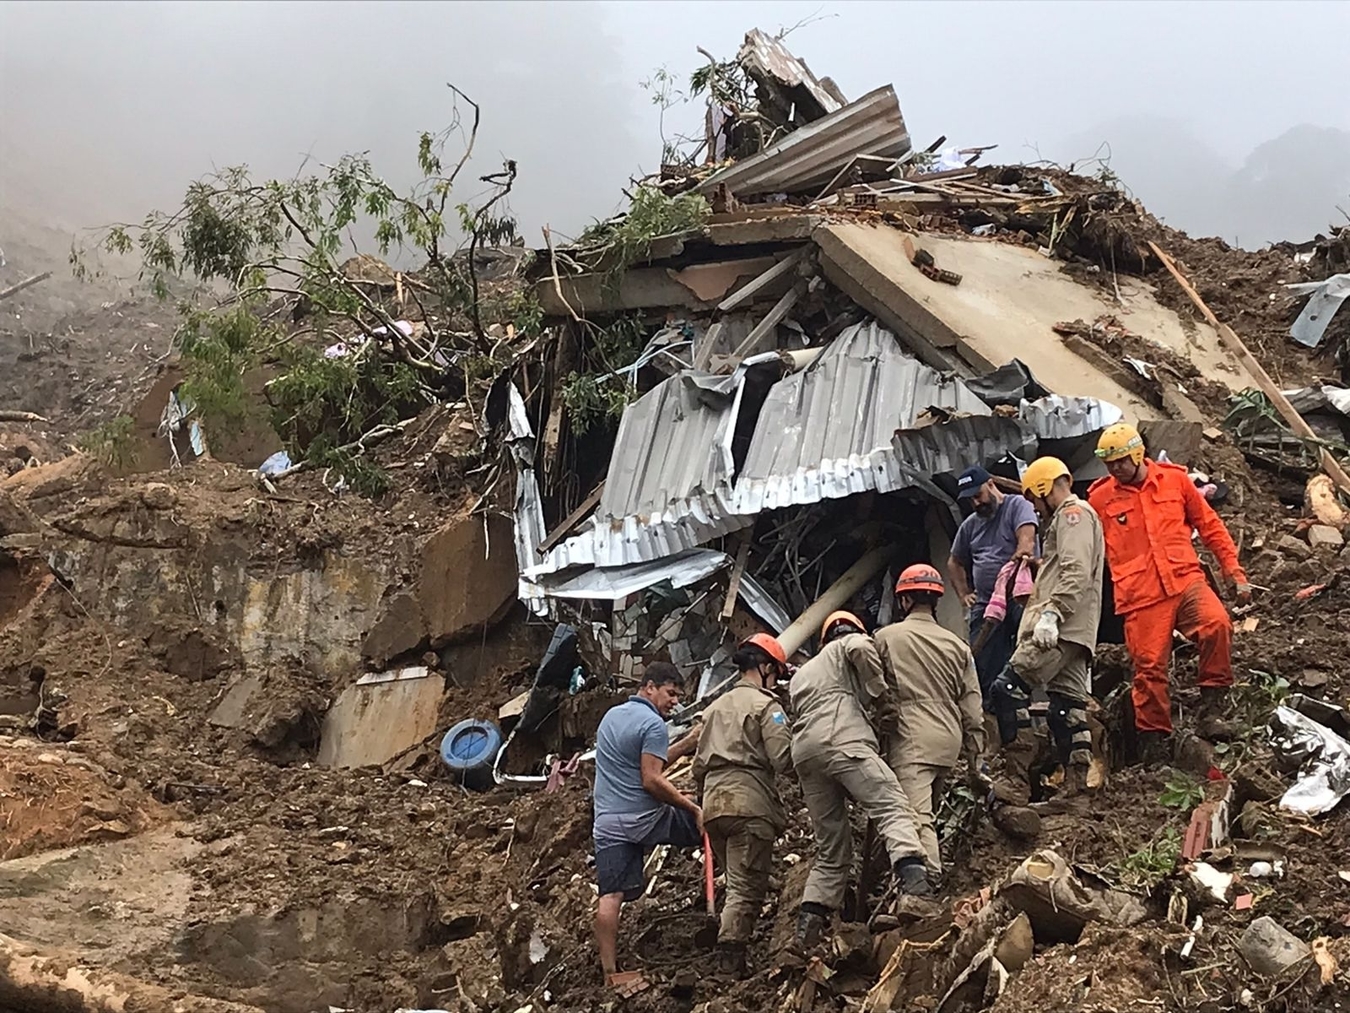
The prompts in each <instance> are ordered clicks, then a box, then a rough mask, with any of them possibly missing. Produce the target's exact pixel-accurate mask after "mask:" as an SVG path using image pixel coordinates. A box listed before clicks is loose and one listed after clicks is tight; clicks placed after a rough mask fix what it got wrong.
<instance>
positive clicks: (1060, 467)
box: [1022, 457, 1073, 497]
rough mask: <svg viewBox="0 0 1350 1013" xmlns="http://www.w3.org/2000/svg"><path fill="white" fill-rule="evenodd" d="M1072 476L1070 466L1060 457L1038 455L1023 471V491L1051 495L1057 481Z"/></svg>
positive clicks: (1030, 494)
mask: <svg viewBox="0 0 1350 1013" xmlns="http://www.w3.org/2000/svg"><path fill="white" fill-rule="evenodd" d="M1072 477H1073V472H1071V471H1069V466H1068V465H1067V464H1065V463H1064V462H1063V461H1061V460H1060V459H1059V458H1058V457H1038V458H1036V460H1034V461H1032V462H1031V463H1030V464H1028V465H1027V470H1026V471H1024V472H1022V493H1023V495H1029V496H1037V497H1043V496H1049V495H1050V490H1051V489H1053V488H1054V487H1055V483H1056V482H1057V481H1059V480H1060V479H1061V478H1072Z"/></svg>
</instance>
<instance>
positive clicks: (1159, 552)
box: [1088, 423, 1252, 763]
mask: <svg viewBox="0 0 1350 1013" xmlns="http://www.w3.org/2000/svg"><path fill="white" fill-rule="evenodd" d="M1097 456H1098V457H1100V458H1101V459H1102V460H1103V461H1104V462H1105V463H1106V469H1107V471H1108V472H1110V476H1109V477H1107V478H1100V479H1098V480H1097V481H1096V482H1094V483H1092V486H1091V488H1090V489H1088V501H1089V502H1090V503H1091V504H1092V506H1093V507H1094V508H1095V509H1096V511H1097V513H1098V514H1100V515H1101V517H1102V524H1103V527H1104V528H1105V534H1106V558H1107V562H1108V563H1109V564H1110V566H1111V579H1112V581H1113V582H1114V585H1115V596H1116V614H1117V615H1121V616H1124V618H1125V647H1126V649H1127V650H1128V651H1129V652H1130V658H1131V660H1132V661H1133V662H1134V685H1133V687H1132V693H1131V696H1132V697H1133V700H1134V727H1135V730H1136V731H1137V732H1138V733H1139V738H1140V752H1141V753H1142V754H1143V759H1144V761H1145V762H1147V763H1152V762H1159V761H1165V760H1166V759H1167V757H1168V755H1169V754H1170V738H1171V734H1172V708H1171V702H1170V700H1169V698H1168V675H1167V668H1168V662H1169V661H1171V658H1172V631H1173V630H1180V631H1181V634H1182V636H1184V637H1186V638H1187V639H1188V640H1193V641H1195V643H1196V645H1197V646H1198V647H1199V649H1200V664H1199V677H1198V679H1197V682H1199V684H1200V712H1199V720H1198V722H1197V728H1196V730H1197V731H1198V732H1199V734H1200V735H1201V737H1202V738H1207V739H1221V738H1228V737H1231V735H1232V734H1233V728H1232V726H1231V725H1230V724H1229V723H1228V722H1227V721H1225V720H1224V718H1223V710H1224V705H1225V701H1226V698H1227V692H1228V687H1229V686H1231V685H1232V684H1233V662H1232V657H1231V655H1230V653H1229V651H1230V647H1231V644H1232V638H1233V624H1232V621H1231V620H1230V619H1229V618H1228V611H1227V609H1225V608H1224V606H1223V603H1222V602H1221V601H1219V597H1218V595H1216V594H1215V593H1214V590H1213V588H1211V587H1210V586H1209V582H1208V581H1207V580H1206V579H1205V572H1204V570H1203V569H1201V567H1200V557H1199V556H1197V555H1196V552H1195V546H1194V543H1193V540H1192V532H1193V531H1198V532H1199V534H1200V540H1201V541H1202V542H1204V544H1205V546H1206V548H1208V549H1209V550H1210V551H1211V552H1212V553H1214V555H1215V557H1217V559H1218V561H1219V565H1220V567H1222V569H1223V574H1224V576H1225V577H1226V578H1227V579H1228V580H1230V581H1232V583H1233V584H1234V585H1236V590H1237V597H1238V601H1240V602H1242V603H1246V602H1249V601H1250V600H1251V594H1252V587H1251V585H1250V584H1249V583H1248V582H1247V574H1246V573H1245V572H1244V571H1243V569H1242V565H1241V564H1240V563H1239V562H1238V554H1237V547H1236V546H1235V545H1234V544H1233V539H1232V537H1231V536H1230V535H1229V534H1228V529H1227V528H1226V527H1224V523H1223V521H1221V520H1220V519H1219V515H1218V514H1216V513H1215V512H1214V508H1213V507H1211V506H1210V505H1209V503H1208V502H1207V501H1206V500H1205V498H1204V497H1203V496H1202V495H1200V492H1199V490H1198V489H1196V488H1195V483H1194V482H1193V481H1192V480H1191V478H1190V475H1189V474H1188V473H1187V471H1186V469H1185V468H1183V467H1181V466H1179V465H1176V464H1168V463H1161V462H1158V461H1155V460H1153V459H1151V458H1149V457H1146V456H1145V455H1144V441H1143V438H1142V437H1141V436H1140V435H1139V431H1138V430H1137V429H1135V428H1134V427H1133V426H1130V425H1126V424H1124V423H1120V424H1118V425H1114V426H1109V427H1107V429H1106V430H1105V431H1103V433H1102V435H1101V438H1100V439H1099V440H1098V441H1097Z"/></svg>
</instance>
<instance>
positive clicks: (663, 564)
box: [544, 549, 731, 601]
mask: <svg viewBox="0 0 1350 1013" xmlns="http://www.w3.org/2000/svg"><path fill="white" fill-rule="evenodd" d="M730 562H731V557H730V556H728V555H727V554H726V553H725V552H717V551H716V550H714V549H691V550H690V551H688V552H681V553H680V554H678V555H675V556H671V557H669V558H667V559H657V560H653V561H652V562H648V563H634V564H633V565H631V566H615V567H596V568H595V569H594V570H587V571H586V572H585V573H581V574H578V575H577V576H575V577H569V578H567V579H566V580H561V581H556V579H555V581H556V582H555V581H549V582H548V583H547V584H545V585H544V587H545V592H544V593H545V594H547V595H549V596H550V597H552V598H594V599H598V600H601V601H617V600H618V599H620V598H623V597H626V596H627V595H630V594H633V593H634V592H636V591H642V590H644V589H646V588H649V587H651V586H652V585H654V584H659V583H661V582H662V581H666V580H668V581H670V586H671V587H677V588H679V587H688V586H689V585H690V584H697V583H698V582H699V581H701V580H703V579H704V578H706V577H709V576H711V575H712V574H714V573H716V572H717V571H718V570H720V569H722V568H723V567H725V566H726V565H727V564H728V563H730Z"/></svg>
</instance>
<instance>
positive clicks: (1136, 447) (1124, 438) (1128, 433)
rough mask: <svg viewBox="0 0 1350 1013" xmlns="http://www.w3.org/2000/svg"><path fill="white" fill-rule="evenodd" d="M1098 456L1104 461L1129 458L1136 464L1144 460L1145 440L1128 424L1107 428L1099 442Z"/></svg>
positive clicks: (1120, 423)
mask: <svg viewBox="0 0 1350 1013" xmlns="http://www.w3.org/2000/svg"><path fill="white" fill-rule="evenodd" d="M1097 456H1098V457H1100V458H1101V459H1102V460H1103V461H1108V462H1109V461H1119V460H1120V459H1121V458H1125V457H1128V458H1129V459H1130V460H1131V461H1133V462H1134V463H1135V464H1142V463H1143V460H1144V438H1143V437H1142V436H1140V435H1139V430H1138V429H1135V428H1134V426H1132V425H1130V424H1129V423H1127V422H1117V423H1116V424H1115V425H1114V426H1107V427H1106V428H1105V429H1104V430H1102V435H1101V438H1100V439H1099V440H1097Z"/></svg>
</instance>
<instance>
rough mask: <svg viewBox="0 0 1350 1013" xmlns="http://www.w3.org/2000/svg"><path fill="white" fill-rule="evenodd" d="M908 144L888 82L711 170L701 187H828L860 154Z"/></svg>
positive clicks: (893, 154)
mask: <svg viewBox="0 0 1350 1013" xmlns="http://www.w3.org/2000/svg"><path fill="white" fill-rule="evenodd" d="M909 149H910V141H909V131H908V129H906V127H905V118H904V116H903V115H902V114H901V112H900V102H899V100H898V99H897V98H896V97H895V89H894V88H892V87H891V86H890V85H886V86H885V87H882V88H878V89H876V91H871V92H868V93H867V94H866V95H864V96H863V97H862V98H860V99H858V100H857V101H856V102H850V103H849V104H848V105H846V106H844V107H843V108H842V109H839V110H836V111H835V112H832V113H830V114H829V115H828V116H824V117H822V118H820V119H818V120H816V121H815V122H814V123H809V124H807V125H806V126H804V127H802V128H800V129H798V130H794V131H793V132H792V133H790V134H788V135H787V136H786V137H784V138H783V139H782V140H781V141H779V142H778V143H776V144H772V145H770V146H769V147H767V148H765V149H764V150H763V151H761V152H759V153H758V154H754V155H751V156H750V157H749V158H743V159H741V160H740V161H738V162H736V163H735V164H734V165H730V166H728V167H727V168H725V169H723V170H721V171H720V172H715V173H713V174H712V175H711V176H709V177H708V178H707V179H706V180H704V181H703V182H702V183H701V184H699V187H698V189H699V192H700V193H705V194H707V193H712V191H713V190H714V189H716V188H717V187H718V186H719V185H721V184H725V185H726V187H727V189H728V190H730V191H731V192H732V193H733V194H736V195H738V196H745V195H749V194H760V193H780V192H782V193H794V192H797V191H800V190H808V189H812V188H819V187H822V186H824V185H825V184H827V183H829V182H830V180H831V179H833V178H834V176H835V174H836V173H838V172H839V170H840V169H842V168H843V167H844V166H846V165H848V163H849V162H851V161H852V160H853V159H854V158H855V157H857V156H858V155H880V156H883V157H887V158H899V157H900V156H901V155H903V154H905V152H907V151H909Z"/></svg>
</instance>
